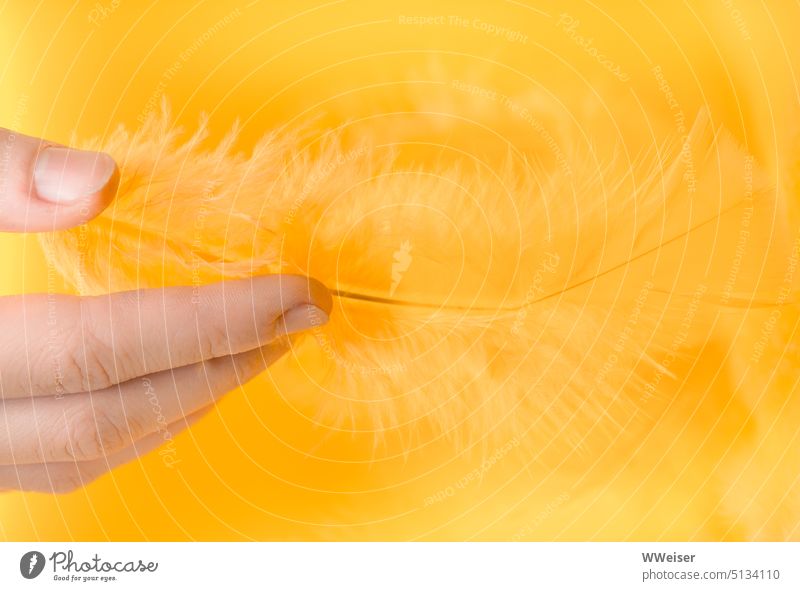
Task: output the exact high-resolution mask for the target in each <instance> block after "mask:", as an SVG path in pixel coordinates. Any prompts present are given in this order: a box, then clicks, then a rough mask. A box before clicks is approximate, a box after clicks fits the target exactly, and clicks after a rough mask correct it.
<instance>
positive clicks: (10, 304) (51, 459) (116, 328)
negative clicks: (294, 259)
mask: <svg viewBox="0 0 800 591" xmlns="http://www.w3.org/2000/svg"><path fill="white" fill-rule="evenodd" d="M48 146H49V147H48ZM0 159H1V160H0V230H12V231H42V230H53V229H58V228H67V227H70V226H74V225H78V224H81V223H83V222H85V221H87V220H89V219H91V218H92V217H94V216H96V215H97V214H98V213H100V212H101V211H102V210H103V209H104V208H105V207H106V206H107V205H108V203H109V202H110V201H111V200H112V199H113V196H114V194H115V192H116V189H117V185H118V182H119V172H118V169H117V166H116V164H115V163H114V161H113V160H112V159H111V157H110V156H108V155H107V154H99V153H93V152H84V151H78V150H70V149H67V148H64V147H63V146H55V145H54V144H47V143H45V142H42V141H41V140H38V139H35V138H31V137H27V136H23V135H19V134H14V133H13V132H10V131H7V130H4V129H0ZM330 309H331V296H330V293H329V292H328V291H327V289H325V287H324V286H323V285H322V284H320V283H319V282H317V281H315V280H313V279H307V278H305V277H301V276H296V275H272V276H264V277H255V278H252V279H247V280H237V281H228V282H224V283H217V284H213V285H208V286H203V287H199V288H193V287H174V288H166V289H151V290H140V291H130V292H123V293H116V294H111V295H106V296H97V297H76V296H68V295H59V294H31V295H23V296H11V297H4V298H0V326H2V331H1V332H0V489H17V490H31V491H42V492H69V491H72V490H75V489H76V488H79V487H81V486H83V485H85V484H86V483H88V482H90V481H91V480H93V479H95V478H97V477H98V476H100V475H101V474H103V473H105V472H107V471H109V470H111V469H112V468H114V467H115V466H118V465H120V464H122V463H125V462H127V461H130V460H131V459H133V458H136V457H137V456H139V455H141V454H143V453H146V452H148V451H150V450H153V449H155V448H156V447H158V446H159V445H161V444H163V443H164V442H165V435H167V434H168V435H170V436H171V435H174V434H176V433H177V432H179V431H181V430H182V429H184V428H185V427H187V426H188V425H189V424H191V423H192V422H193V421H194V420H196V419H197V418H198V417H199V416H201V415H202V414H203V413H204V412H206V411H207V410H209V409H210V408H211V406H212V405H213V404H214V403H215V402H216V401H217V400H218V399H219V398H220V396H221V395H222V394H224V393H225V392H228V391H229V390H231V389H233V388H235V387H236V386H237V385H239V384H243V383H245V382H247V381H248V380H250V379H251V378H253V377H254V376H255V375H257V374H258V373H260V372H261V371H263V370H264V369H265V368H266V367H267V366H268V365H269V364H271V363H272V362H273V361H275V360H276V359H278V358H279V357H280V356H282V355H283V354H284V353H285V352H286V351H287V350H288V346H289V341H288V338H287V337H288V335H289V334H292V333H296V332H298V331H302V330H305V329H308V328H311V327H312V326H316V325H320V324H323V323H325V322H327V319H328V316H327V315H328V313H329V312H330Z"/></svg>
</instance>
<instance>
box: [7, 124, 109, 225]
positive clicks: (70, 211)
mask: <svg viewBox="0 0 800 591" xmlns="http://www.w3.org/2000/svg"><path fill="white" fill-rule="evenodd" d="M118 185H119V169H118V168H117V165H116V163H115V162H114V160H113V158H111V156H109V155H108V154H105V153H102V152H86V151H83V150H75V149H71V148H67V147H65V146H62V145H60V144H56V143H55V142H48V141H46V140H41V139H39V138H34V137H30V136H27V135H23V134H21V133H16V132H13V131H9V130H7V129H3V128H0V230H2V231H12V232H39V231H47V230H57V229H61V228H69V227H72V226H78V225H80V224H82V223H84V222H86V221H88V220H90V219H92V218H93V217H95V216H96V215H97V214H99V213H100V212H101V211H103V210H104V209H105V208H106V206H107V205H108V204H109V203H110V202H111V200H112V199H113V198H114V195H115V193H116V192H117V187H118Z"/></svg>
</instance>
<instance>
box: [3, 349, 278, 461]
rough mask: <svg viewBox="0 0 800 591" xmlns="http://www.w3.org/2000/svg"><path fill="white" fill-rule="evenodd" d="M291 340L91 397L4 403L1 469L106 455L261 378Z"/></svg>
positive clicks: (87, 459)
mask: <svg viewBox="0 0 800 591" xmlns="http://www.w3.org/2000/svg"><path fill="white" fill-rule="evenodd" d="M287 350H288V342H286V341H281V342H275V343H272V344H270V345H267V346H265V347H262V348H260V349H256V350H253V351H248V352H246V353H240V354H238V355H234V356H229V357H220V358H216V359H210V360H207V361H205V362H202V363H197V364H193V365H190V366H185V367H181V368H178V369H175V370H166V371H162V372H159V373H157V374H153V375H150V376H147V377H145V378H139V379H135V380H132V381H130V382H126V383H124V384H121V385H119V386H115V387H114V388H112V389H109V390H103V391H98V392H94V393H92V394H70V395H67V396H63V397H61V398H57V397H46V398H18V399H14V400H6V401H4V403H3V408H2V411H0V412H2V415H3V423H0V424H2V427H0V464H4V465H7V464H39V463H48V462H62V461H81V462H84V461H90V460H97V459H100V458H103V457H105V456H108V455H111V454H113V453H116V452H118V451H121V450H123V449H125V448H126V447H128V446H130V445H131V444H132V443H133V442H135V441H137V440H139V439H141V438H143V437H145V436H146V435H149V434H151V433H156V432H158V431H159V430H160V429H163V427H164V425H166V424H167V423H170V422H173V421H176V420H179V419H180V418H181V417H182V416H185V415H189V414H191V413H193V412H196V411H198V410H200V409H202V408H203V407H205V406H208V405H209V404H212V403H213V402H215V401H217V400H218V399H219V398H220V397H221V396H222V395H223V394H225V393H227V392H229V391H231V390H232V389H234V388H236V387H237V386H240V385H242V384H244V383H246V382H248V381H250V380H251V379H252V378H254V377H255V376H256V375H258V374H259V373H261V372H262V371H263V370H264V369H265V368H266V367H267V366H268V365H269V364H271V363H272V362H274V361H275V360H276V359H278V358H279V357H280V356H282V355H283V354H284V353H286V351H287Z"/></svg>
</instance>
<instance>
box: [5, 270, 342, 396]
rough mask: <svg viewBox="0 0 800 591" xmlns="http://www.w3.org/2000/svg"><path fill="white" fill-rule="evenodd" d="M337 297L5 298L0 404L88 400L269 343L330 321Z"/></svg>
mask: <svg viewBox="0 0 800 591" xmlns="http://www.w3.org/2000/svg"><path fill="white" fill-rule="evenodd" d="M330 310H331V296H330V293H329V292H328V290H327V289H326V288H325V287H324V286H323V285H322V284H321V283H319V282H318V281H316V280H314V279H309V278H306V277H303V276H300V275H267V276H260V277H253V278H250V279H241V280H234V281H226V282H221V283H215V284H211V285H206V286H202V287H197V288H194V287H188V286H187V287H168V288H164V289H145V290H138V291H128V292H119V293H114V294H110V295H104V296H93V297H83V298H81V297H76V296H68V295H55V296H53V295H46V294H35V295H24V296H12V297H8V298H2V299H1V300H0V325H2V326H3V331H2V332H1V333H0V398H18V397H23V396H31V395H34V396H38V395H53V394H61V393H66V394H69V393H76V392H88V391H93V390H98V389H102V388H107V387H110V386H112V385H114V384H118V383H121V382H124V381H127V380H129V379H132V378H135V377H138V376H142V375H147V374H150V373H154V372H158V371H163V370H165V369H170V368H173V367H181V366H184V365H189V364H191V363H197V362H199V361H203V360H206V359H212V358H216V357H223V356H227V355H233V354H236V353H241V352H244V351H249V350H251V349H255V348H257V347H260V346H262V345H265V344H267V343H269V342H271V341H272V340H274V339H275V338H276V337H278V336H280V335H283V334H288V333H292V332H298V331H300V330H306V329H308V328H311V327H312V326H315V325H320V324H324V323H325V322H327V318H328V314H329V313H330Z"/></svg>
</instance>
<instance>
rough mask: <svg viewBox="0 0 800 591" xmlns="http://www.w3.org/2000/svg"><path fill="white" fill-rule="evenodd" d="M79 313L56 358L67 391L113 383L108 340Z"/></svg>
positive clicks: (89, 388) (112, 363)
mask: <svg viewBox="0 0 800 591" xmlns="http://www.w3.org/2000/svg"><path fill="white" fill-rule="evenodd" d="M86 317H87V316H86V315H85V314H83V313H81V314H80V315H79V317H78V318H77V319H76V321H75V325H74V326H73V327H71V330H68V331H67V334H66V335H65V337H64V341H63V345H62V350H61V353H60V355H59V359H58V361H57V363H58V365H59V366H60V368H59V369H60V373H61V376H62V381H63V384H64V388H65V389H66V390H67V391H68V392H88V391H92V390H101V389H104V388H109V387H111V386H113V385H114V383H115V380H114V379H113V375H114V374H115V373H116V372H115V371H114V368H115V359H114V356H113V351H112V347H111V345H110V343H109V342H108V340H107V339H106V338H104V337H102V336H100V335H99V334H98V331H97V328H96V327H95V326H93V324H92V323H91V322H86V321H85V319H86Z"/></svg>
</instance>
